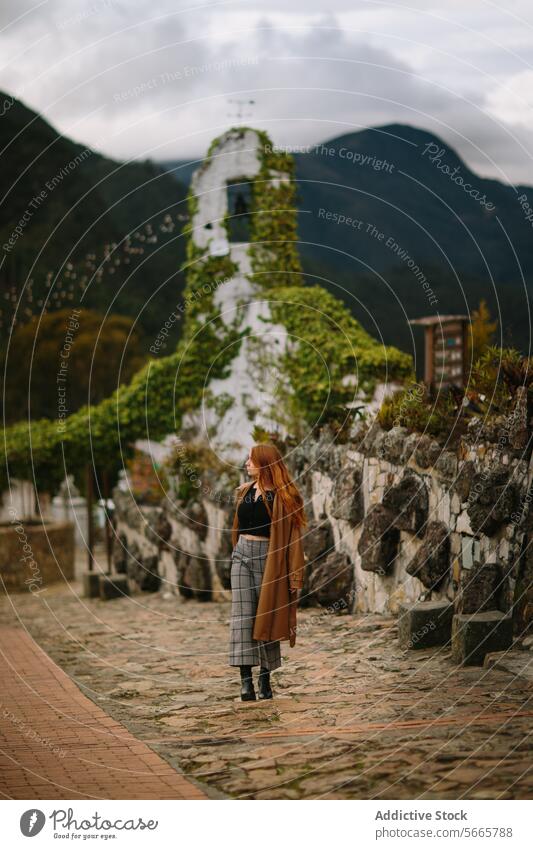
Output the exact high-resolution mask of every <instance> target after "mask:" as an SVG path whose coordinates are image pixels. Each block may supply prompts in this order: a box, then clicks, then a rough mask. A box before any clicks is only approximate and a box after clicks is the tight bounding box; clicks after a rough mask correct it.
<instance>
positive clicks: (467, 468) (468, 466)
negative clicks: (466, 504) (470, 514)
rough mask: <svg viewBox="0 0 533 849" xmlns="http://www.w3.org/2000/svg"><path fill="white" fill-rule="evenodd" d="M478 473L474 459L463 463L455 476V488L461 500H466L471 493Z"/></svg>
mask: <svg viewBox="0 0 533 849" xmlns="http://www.w3.org/2000/svg"><path fill="white" fill-rule="evenodd" d="M475 474H476V466H475V463H473V461H472V460H466V461H465V462H464V463H461V466H460V468H459V471H458V473H457V477H456V478H455V481H454V484H453V489H454V490H455V492H456V493H457V495H458V496H459V498H460V499H461V502H463V501H466V500H467V499H468V496H469V495H470V487H471V486H472V480H473V478H474V476H475Z"/></svg>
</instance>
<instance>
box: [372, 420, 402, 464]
mask: <svg viewBox="0 0 533 849" xmlns="http://www.w3.org/2000/svg"><path fill="white" fill-rule="evenodd" d="M408 436H409V431H408V430H407V428H405V427H393V428H392V429H391V430H389V431H386V432H385V433H384V434H383V437H382V439H381V442H380V445H379V456H380V457H382V458H383V459H384V460H388V462H389V463H399V462H400V461H401V457H402V453H403V448H404V443H405V440H406V439H407V437H408Z"/></svg>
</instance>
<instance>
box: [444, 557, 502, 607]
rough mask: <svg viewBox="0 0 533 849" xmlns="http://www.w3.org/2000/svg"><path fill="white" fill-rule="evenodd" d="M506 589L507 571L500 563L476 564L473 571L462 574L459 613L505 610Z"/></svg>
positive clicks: (458, 602) (458, 603)
mask: <svg viewBox="0 0 533 849" xmlns="http://www.w3.org/2000/svg"><path fill="white" fill-rule="evenodd" d="M506 589H507V580H506V578H505V571H504V569H503V568H502V566H501V565H500V564H499V563H483V564H481V563H475V564H474V568H473V569H470V570H469V571H465V572H463V573H462V576H461V584H460V592H459V595H458V598H457V607H456V610H457V613H482V612H483V611H484V610H504V609H505V608H504V607H503V604H504V599H505V597H506Z"/></svg>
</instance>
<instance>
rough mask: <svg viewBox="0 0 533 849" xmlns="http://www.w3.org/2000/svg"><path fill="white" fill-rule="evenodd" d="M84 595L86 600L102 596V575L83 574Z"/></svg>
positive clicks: (93, 573)
mask: <svg viewBox="0 0 533 849" xmlns="http://www.w3.org/2000/svg"><path fill="white" fill-rule="evenodd" d="M82 580H83V595H84V597H85V598H98V596H99V595H100V573H99V572H84V573H83V579H82Z"/></svg>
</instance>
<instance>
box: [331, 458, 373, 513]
mask: <svg viewBox="0 0 533 849" xmlns="http://www.w3.org/2000/svg"><path fill="white" fill-rule="evenodd" d="M362 480H363V475H362V470H361V469H359V468H357V467H355V468H354V467H352V468H350V467H348V468H344V469H342V470H341V472H340V473H339V475H338V476H337V479H336V481H335V486H334V488H333V494H332V503H331V515H332V516H334V517H335V518H336V519H344V520H345V521H346V522H349V523H350V524H351V525H352V526H355V525H358V524H359V522H362V521H363V518H364V515H365V507H364V500H363V486H362Z"/></svg>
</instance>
